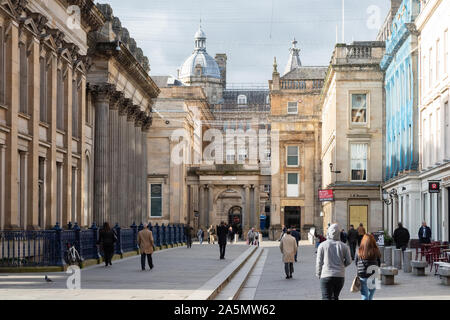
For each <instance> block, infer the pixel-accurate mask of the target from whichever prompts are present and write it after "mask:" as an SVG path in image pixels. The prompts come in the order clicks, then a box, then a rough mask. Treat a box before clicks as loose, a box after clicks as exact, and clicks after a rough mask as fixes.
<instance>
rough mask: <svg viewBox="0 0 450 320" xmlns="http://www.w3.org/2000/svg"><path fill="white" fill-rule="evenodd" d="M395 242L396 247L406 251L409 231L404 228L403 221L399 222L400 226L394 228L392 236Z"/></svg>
mask: <svg viewBox="0 0 450 320" xmlns="http://www.w3.org/2000/svg"><path fill="white" fill-rule="evenodd" d="M392 238H393V239H394V242H395V247H396V248H397V249H402V251H405V250H406V248H407V247H408V244H409V238H410V236H409V231H408V229H406V228H404V227H403V225H402V223H401V222H399V223H398V228H397V229H395V230H394V235H393V236H392Z"/></svg>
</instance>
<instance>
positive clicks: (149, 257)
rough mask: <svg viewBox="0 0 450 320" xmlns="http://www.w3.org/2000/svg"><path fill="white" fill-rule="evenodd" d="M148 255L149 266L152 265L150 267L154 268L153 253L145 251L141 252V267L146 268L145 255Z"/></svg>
mask: <svg viewBox="0 0 450 320" xmlns="http://www.w3.org/2000/svg"><path fill="white" fill-rule="evenodd" d="M146 256H147V262H148V266H149V267H150V269H153V260H152V254H151V253H149V254H146V253H143V254H141V267H142V270H145V257H146Z"/></svg>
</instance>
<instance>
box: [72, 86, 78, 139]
mask: <svg viewBox="0 0 450 320" xmlns="http://www.w3.org/2000/svg"><path fill="white" fill-rule="evenodd" d="M78 95H79V87H78V81H77V77H75V78H74V79H72V136H73V137H75V138H78V131H79V128H78V127H79V126H78V110H79V97H78Z"/></svg>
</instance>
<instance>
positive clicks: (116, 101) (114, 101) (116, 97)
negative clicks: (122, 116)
mask: <svg viewBox="0 0 450 320" xmlns="http://www.w3.org/2000/svg"><path fill="white" fill-rule="evenodd" d="M124 99H125V97H124V94H123V92H122V91H114V92H113V94H112V95H111V100H110V103H109V108H110V109H111V110H118V109H119V106H120V105H121V104H122V103H123V100H124Z"/></svg>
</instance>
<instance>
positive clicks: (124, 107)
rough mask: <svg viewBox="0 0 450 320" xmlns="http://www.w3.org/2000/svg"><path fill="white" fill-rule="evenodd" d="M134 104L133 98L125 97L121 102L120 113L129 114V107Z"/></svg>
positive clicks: (122, 114)
mask: <svg viewBox="0 0 450 320" xmlns="http://www.w3.org/2000/svg"><path fill="white" fill-rule="evenodd" d="M130 106H131V107H132V106H133V102H132V101H131V99H128V98H125V97H124V98H123V100H122V102H121V103H120V104H119V115H121V116H127V115H128V108H129V107H130Z"/></svg>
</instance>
